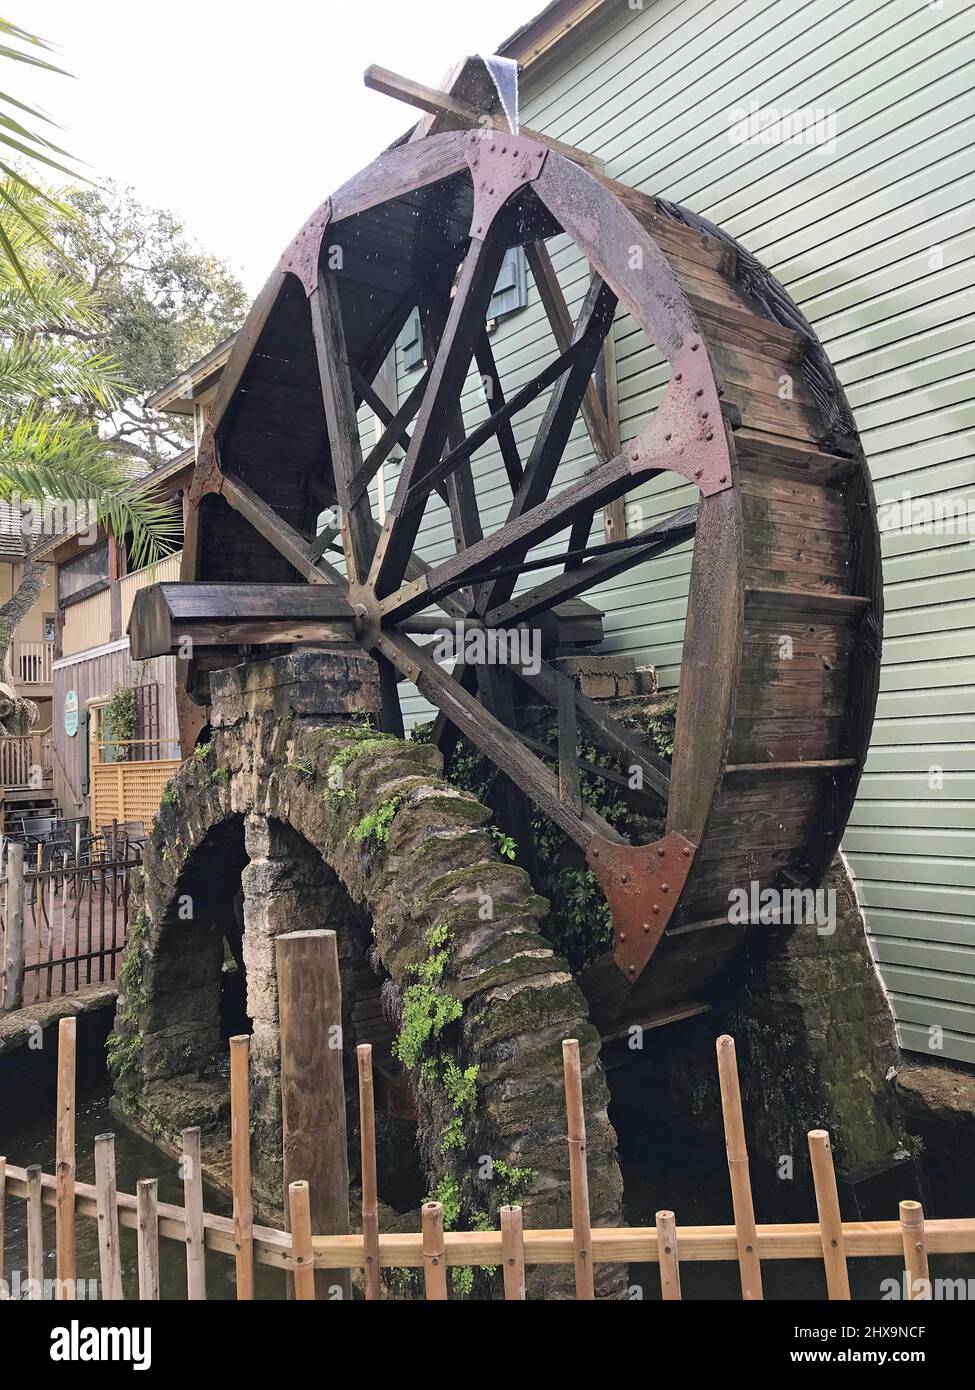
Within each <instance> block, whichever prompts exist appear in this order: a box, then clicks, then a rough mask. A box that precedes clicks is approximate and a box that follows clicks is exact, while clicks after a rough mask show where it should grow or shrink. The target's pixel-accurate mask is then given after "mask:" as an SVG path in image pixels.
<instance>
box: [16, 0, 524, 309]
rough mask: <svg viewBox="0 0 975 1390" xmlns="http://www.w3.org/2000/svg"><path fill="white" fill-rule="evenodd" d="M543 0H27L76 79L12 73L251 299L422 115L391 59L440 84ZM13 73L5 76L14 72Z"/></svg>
mask: <svg viewBox="0 0 975 1390" xmlns="http://www.w3.org/2000/svg"><path fill="white" fill-rule="evenodd" d="M543 8H544V0H490V3H488V4H481V3H477V0H317V2H316V0H273V3H270V4H268V3H262V4H256V3H250V0H232V2H231V0H88V3H86V4H80V3H78V0H30V3H29V4H28V5H26V6H25V7H24V9H23V10H21V11H18V10H16V9H14V8H11V10H10V12H9V18H10V19H11V20H12V21H13V22H14V23H17V24H20V25H21V26H22V27H24V28H27V29H30V30H31V31H32V32H34V33H37V34H39V35H40V36H41V37H42V38H45V39H48V40H50V41H51V42H52V43H55V44H56V45H57V47H58V50H59V51H58V54H57V58H56V61H58V63H59V65H60V66H62V67H64V68H65V69H67V71H69V72H71V73H73V74H74V78H75V80H71V79H68V78H63V77H54V76H51V75H37V76H33V75H31V74H30V73H29V70H27V69H21V70H20V71H18V72H17V74H16V81H17V84H18V85H17V86H16V87H13V86H12V85H11V86H10V88H9V89H10V90H12V91H13V92H14V94H15V95H17V96H19V97H21V98H23V99H29V100H31V101H33V102H35V103H36V104H39V105H41V106H42V107H43V108H44V109H45V111H46V112H47V113H48V114H49V115H52V116H54V117H55V118H56V119H57V120H58V121H59V122H60V123H61V125H63V126H64V127H65V128H66V129H65V132H64V135H63V137H62V138H61V139H58V138H57V136H55V140H56V143H62V144H64V146H65V147H66V148H67V149H69V150H70V151H71V153H72V154H74V155H76V156H78V158H79V159H84V160H85V161H87V163H88V164H89V165H90V166H91V171H92V173H93V175H95V176H97V177H99V178H114V179H116V180H118V181H119V182H121V183H127V184H131V185H132V186H133V187H134V188H135V189H136V191H137V193H138V195H139V196H140V197H141V198H142V199H143V200H144V201H145V202H149V203H152V204H154V205H157V206H160V207H167V208H170V209H172V210H173V211H174V212H175V213H177V214H178V215H179V216H180V217H181V218H182V219H183V221H185V223H186V226H187V229H188V231H189V232H190V233H191V234H192V235H193V236H194V237H195V238H196V239H197V240H198V241H199V242H200V243H201V244H202V245H203V246H204V247H205V248H206V249H207V250H208V251H212V252H213V253H214V254H215V255H218V256H220V257H221V258H222V259H223V260H225V261H227V262H228V263H229V264H230V265H231V266H233V267H234V268H235V269H236V270H237V271H238V273H239V274H240V275H241V276H242V278H243V280H244V282H245V284H246V286H247V288H248V290H249V291H250V292H251V293H252V294H254V293H256V292H257V290H258V289H259V288H260V286H261V285H262V284H263V282H264V280H265V279H266V278H267V275H268V274H269V273H270V270H271V269H272V267H273V265H274V262H275V261H276V260H277V257H278V255H279V254H280V252H281V251H282V249H283V248H284V245H285V243H286V242H287V241H288V240H289V238H290V237H291V236H292V235H293V234H294V233H295V231H297V229H298V227H299V225H300V224H301V223H302V222H303V221H304V219H305V217H307V215H308V213H309V212H311V211H312V209H313V208H314V207H316V206H317V204H318V203H319V202H321V200H322V199H323V198H324V197H325V196H326V195H327V194H328V193H330V192H331V191H332V190H333V189H335V188H337V187H338V186H339V185H340V184H341V183H342V182H343V181H344V180H345V179H346V178H348V177H349V176H350V175H351V174H353V173H355V171H356V170H357V169H359V168H361V167H362V165H364V164H366V163H368V162H369V160H370V159H372V158H373V157H374V156H375V155H376V154H378V153H379V151H380V150H381V149H382V148H383V147H384V146H385V145H387V144H389V143H390V141H391V140H393V139H395V138H396V136H397V135H399V134H400V133H401V132H402V131H404V130H405V129H407V127H408V126H409V125H410V124H411V123H412V121H413V120H414V119H415V118H416V117H415V116H413V115H411V108H410V107H408V106H404V105H403V104H402V103H401V102H396V101H393V100H391V99H390V98H389V97H384V96H380V95H379V93H377V92H370V91H368V90H367V89H366V88H365V87H364V86H363V84H362V73H363V70H364V69H365V68H366V67H367V66H368V65H369V63H379V64H381V65H382V66H383V67H387V68H392V69H393V70H394V71H395V72H401V73H404V74H406V75H407V76H410V77H415V78H417V79H418V80H420V81H423V82H427V83H429V84H431V85H434V86H436V85H438V84H439V82H440V79H441V78H442V76H443V75H444V73H445V72H446V70H447V69H448V68H449V67H450V66H451V65H452V64H453V63H455V62H456V61H457V60H458V59H460V58H462V57H464V56H465V55H466V54H468V53H490V52H493V51H494V50H495V49H496V48H497V46H498V45H499V44H500V43H501V42H502V40H503V39H505V38H507V37H508V35H509V34H511V33H512V32H513V31H514V30H515V29H517V28H518V27H519V26H520V25H521V24H523V23H524V22H525V21H526V20H527V19H530V18H531V17H532V16H533V15H534V14H537V13H538V12H539V11H540V10H541V9H543ZM13 81H14V77H13V76H12V75H11V73H10V72H9V71H8V75H7V82H8V84H12V83H13Z"/></svg>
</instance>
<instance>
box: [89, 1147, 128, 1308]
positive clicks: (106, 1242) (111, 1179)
mask: <svg viewBox="0 0 975 1390" xmlns="http://www.w3.org/2000/svg"><path fill="white" fill-rule="evenodd" d="M95 1203H96V1209H97V1213H98V1215H97V1223H98V1270H99V1274H100V1276H101V1296H102V1298H103V1299H104V1300H105V1301H106V1302H117V1301H118V1300H119V1299H121V1297H122V1264H121V1260H120V1258H119V1243H118V1187H117V1184H116V1181H115V1135H114V1134H96V1135H95Z"/></svg>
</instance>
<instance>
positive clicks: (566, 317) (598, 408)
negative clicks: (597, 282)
mask: <svg viewBox="0 0 975 1390" xmlns="http://www.w3.org/2000/svg"><path fill="white" fill-rule="evenodd" d="M525 259H526V260H527V261H528V268H529V269H530V271H531V273H532V279H533V280H534V281H535V288H536V289H537V290H538V297H539V299H540V300H541V301H542V307H543V308H544V310H545V315H546V317H547V318H548V321H549V326H550V328H551V329H552V333H553V335H554V337H555V341H556V342H557V343H558V345H559V347H560V349H561V350H562V351H563V352H564V351H565V349H566V348H567V347H568V345H569V343H570V342H571V341H572V316H571V315H570V313H569V306H568V305H567V304H566V302H565V296H564V295H563V293H562V286H561V285H560V284H559V278H558V276H557V275H556V273H555V267H554V266H553V264H552V258H551V256H550V255H549V254H548V247H547V246H546V245H545V243H544V241H535V242H529V243H528V245H527V246H526V247H525ZM582 418H583V420H584V422H585V426H586V430H587V432H588V434H589V439H590V442H591V444H592V448H593V453H594V454H595V455H596V458H597V459H598V460H599V462H600V463H605V462H606V461H607V460H608V459H611V458H612V457H613V455H614V454H615V453H616V449H615V448H614V447H613V443H614V441H613V432H612V430H611V428H610V424H609V420H608V418H607V415H606V411H605V409H604V408H603V403H602V401H601V400H600V399H599V390H598V388H597V386H596V383H595V382H594V381H590V382H589V384H588V385H587V387H586V394H585V395H584V396H583V398H582Z"/></svg>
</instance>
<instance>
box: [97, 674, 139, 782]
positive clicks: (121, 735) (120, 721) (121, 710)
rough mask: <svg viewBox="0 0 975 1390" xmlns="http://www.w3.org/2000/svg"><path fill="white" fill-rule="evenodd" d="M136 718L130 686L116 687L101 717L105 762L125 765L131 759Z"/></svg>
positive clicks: (133, 694) (133, 695) (133, 692)
mask: <svg viewBox="0 0 975 1390" xmlns="http://www.w3.org/2000/svg"><path fill="white" fill-rule="evenodd" d="M136 717H137V715H136V703H135V691H134V690H133V689H132V688H131V687H130V686H127V685H117V686H116V687H115V689H114V691H113V692H112V697H111V699H110V700H109V701H108V703H107V704H106V706H105V709H104V713H103V715H102V732H103V734H104V741H105V743H106V744H108V745H109V749H108V753H107V756H106V759H105V761H106V762H111V763H126V762H128V761H129V759H130V758H131V757H132V744H131V740H132V739H133V738H135V726H136Z"/></svg>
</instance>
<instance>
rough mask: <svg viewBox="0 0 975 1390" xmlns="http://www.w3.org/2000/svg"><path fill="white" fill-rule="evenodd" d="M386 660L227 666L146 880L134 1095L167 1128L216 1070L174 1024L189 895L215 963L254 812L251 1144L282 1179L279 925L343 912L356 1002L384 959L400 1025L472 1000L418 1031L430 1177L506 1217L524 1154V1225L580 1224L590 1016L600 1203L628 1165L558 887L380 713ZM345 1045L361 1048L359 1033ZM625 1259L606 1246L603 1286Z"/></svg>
mask: <svg viewBox="0 0 975 1390" xmlns="http://www.w3.org/2000/svg"><path fill="white" fill-rule="evenodd" d="M374 671H375V668H374V666H373V665H372V663H371V662H370V661H369V660H368V658H366V657H364V656H362V655H360V654H358V653H351V654H350V653H348V652H346V651H343V652H342V653H341V654H339V653H336V652H326V651H310V652H303V653H295V654H292V655H289V656H286V657H278V658H274V659H272V660H269V661H266V662H262V663H259V664H257V663H255V664H251V665H247V666H240V667H236V668H233V669H230V670H225V671H221V672H215V673H213V676H212V681H211V697H212V705H211V729H212V739H211V742H210V744H209V745H203V746H202V747H200V748H198V749H197V750H196V751H195V753H194V754H193V756H192V757H191V758H189V759H187V761H186V762H185V763H184V764H183V766H182V767H181V768H180V769H179V771H178V772H177V774H176V776H175V777H174V779H173V781H172V782H171V783H170V786H169V789H168V790H167V794H166V796H165V797H164V799H163V805H162V806H161V808H160V812H159V815H158V817H157V820H156V822H155V824H154V827H153V830H152V833H151V835H150V837H149V839H148V842H147V845H146V853H145V863H144V872H143V876H142V881H141V883H140V884H139V885H137V887H136V889H135V894H136V900H135V903H134V907H135V917H134V920H135V928H134V931H133V934H132V941H131V944H130V948H129V950H128V952H127V955H126V961H125V965H124V968H123V973H122V992H121V994H120V999H119V1005H118V1014H117V1020H116V1033H115V1041H114V1044H113V1050H114V1055H115V1057H116V1073H117V1083H116V1084H117V1093H118V1096H119V1099H120V1101H121V1103H122V1105H123V1107H127V1108H128V1109H129V1112H130V1113H134V1115H135V1116H136V1118H138V1119H141V1120H142V1122H143V1123H144V1124H145V1122H146V1120H147V1119H149V1120H150V1123H149V1125H148V1126H147V1127H149V1128H150V1129H158V1127H159V1126H161V1127H162V1128H163V1129H164V1130H165V1128H166V1124H167V1121H166V1118H165V1117H161V1116H160V1115H159V1114H158V1113H156V1114H155V1115H151V1114H148V1115H147V1113H146V1112H147V1107H148V1108H149V1109H151V1107H152V1104H153V1100H152V1098H153V1096H154V1095H156V1094H159V1093H164V1092H165V1089H166V1087H167V1086H172V1084H173V1083H174V1082H176V1081H177V1080H178V1079H180V1078H182V1079H183V1080H187V1081H190V1082H193V1081H194V1079H195V1078H194V1076H193V1075H192V1074H191V1073H192V1070H193V1068H199V1073H200V1074H199V1078H198V1080H199V1085H200V1086H201V1087H202V1086H205V1085H206V1083H207V1080H208V1071H207V1062H206V1059H205V1056H204V1053H205V1048H204V1047H203V1046H202V1045H201V1046H199V1047H196V1048H194V1047H193V1046H190V1044H189V1042H188V1040H187V1039H186V1038H185V1037H184V1039H183V1043H182V1046H181V1047H176V1046H174V1045H173V1020H174V1017H175V1016H176V1015H177V1014H178V1013H179V1010H180V1008H181V1004H180V1001H179V998H178V997H175V996H178V995H179V993H180V990H179V987H178V981H177V980H176V979H175V977H174V975H173V962H174V961H175V960H176V959H177V954H176V953H177V951H178V950H179V949H185V948H187V946H188V944H189V943H191V938H192V927H191V926H187V924H186V923H182V922H180V920H179V917H178V910H179V902H180V899H181V897H182V896H184V895H185V894H186V893H187V891H190V892H191V893H192V885H194V884H196V885H197V891H200V892H202V893H203V894H204V902H205V904H206V911H207V912H209V913H210V914H211V917H212V920H210V918H207V919H206V920H205V921H202V922H201V919H200V917H199V915H198V914H197V912H196V907H195V902H194V918H195V920H196V921H197V922H199V923H200V925H201V938H202V940H201V941H195V940H194V941H192V950H194V951H196V952H198V955H194V956H193V957H192V958H193V960H194V962H195V964H196V965H197V966H198V968H199V973H200V974H202V972H203V970H204V968H205V967H210V968H212V964H213V955H214V951H215V946H214V935H215V933H216V932H217V931H218V930H219V922H220V921H221V920H225V917H226V909H225V907H224V908H223V909H221V910H222V911H223V912H224V917H223V918H220V917H219V916H213V913H215V912H216V911H217V906H216V903H215V901H214V900H215V899H219V898H220V896H221V893H223V894H226V892H227V885H226V883H225V882H223V878H224V877H225V875H221V876H218V875H214V880H216V879H217V877H220V879H221V885H222V886H215V884H208V883H206V882H205V880H206V870H205V867H204V865H205V863H206V860H207V855H208V850H209V849H210V848H212V847H213V846H215V845H219V844H221V843H230V841H229V840H224V841H221V840H220V837H231V836H236V837H238V839H235V840H234V841H233V842H234V844H237V843H238V841H239V837H240V835H241V830H242V833H243V841H244V851H245V852H244V853H243V862H240V858H239V856H238V859H236V860H234V861H233V862H234V863H239V864H240V867H239V869H238V873H239V874H240V875H241V876H242V878H241V881H242V885H243V893H244V960H245V965H246V969H247V996H248V1013H249V1015H250V1017H251V1020H252V1024H253V1030H254V1041H253V1055H254V1059H255V1072H256V1075H257V1085H256V1088H255V1102H256V1115H255V1118H256V1124H255V1135H254V1145H255V1150H256V1152H254V1154H253V1155H252V1157H253V1160H254V1166H255V1172H256V1173H260V1174H261V1175H262V1176H261V1183H262V1187H263V1189H264V1190H265V1192H270V1191H273V1190H274V1189H275V1186H276V1183H279V1176H278V1178H277V1179H275V1177H274V1174H275V1171H276V1164H279V1161H280V1160H279V1155H280V1110H279V1100H278V1097H277V1094H276V1092H275V1089H274V1080H273V1078H274V1076H275V1073H276V1066H277V1060H278V1053H277V1047H278V1039H277V996H276V986H275V983H274V977H273V937H274V936H275V935H277V934H279V932H281V931H286V930H293V929H294V928H295V927H297V926H299V925H300V926H302V927H307V926H320V925H329V926H335V927H336V929H337V931H338V934H339V939H340V942H341V943H343V944H342V946H340V957H341V958H343V959H344V960H345V966H344V968H343V977H344V978H343V983H344V987H345V993H346V995H347V996H348V1002H349V1005H350V1007H352V1006H353V1005H354V999H355V993H356V989H357V983H356V978H357V977H356V972H357V971H358V972H360V974H359V976H358V978H359V979H360V980H361V978H362V975H361V972H362V971H363V970H365V971H367V972H368V971H370V970H371V971H372V972H374V975H375V976H376V977H378V978H381V980H382V981H383V989H382V994H383V1000H384V1004H385V1006H386V1012H387V1015H388V1016H389V1017H390V1018H391V1019H392V1021H393V1023H394V1025H395V1026H398V1027H399V1029H400V1031H401V1033H402V1035H403V1037H404V1038H405V1037H407V1035H408V1036H409V1038H410V1039H413V1040H414V1041H415V1040H416V1038H417V1037H420V1038H421V1040H422V1035H423V1032H424V1028H425V1027H426V1026H427V1024H428V1021H429V1019H430V1017H431V1016H432V1013H435V1012H436V1011H437V1008H438V1003H437V1001H440V1002H443V1001H444V1000H446V1001H447V1003H448V1009H447V1012H448V1013H452V1012H455V1011H456V1012H457V1013H458V1015H459V1016H458V1017H456V1018H453V1019H449V1020H448V1022H447V1023H446V1025H445V1026H444V1027H443V1029H442V1031H441V1032H440V1034H439V1036H438V1037H435V1038H433V1039H428V1043H429V1042H431V1041H432V1043H433V1046H429V1045H427V1046H421V1047H419V1048H418V1049H414V1053H415V1055H414V1057H413V1060H414V1063H415V1065H414V1067H413V1070H412V1073H411V1077H412V1081H413V1090H414V1094H415V1097H416V1102H417V1108H418V1112H419V1135H420V1145H421V1152H422V1156H423V1160H424V1167H425V1169H426V1173H427V1180H428V1183H429V1185H430V1187H431V1188H434V1187H435V1186H436V1185H437V1184H438V1183H447V1184H448V1185H450V1190H451V1191H452V1192H453V1193H454V1194H455V1195H456V1196H457V1197H458V1198H459V1199H460V1200H461V1202H462V1203H463V1204H464V1206H465V1208H466V1210H467V1211H468V1212H473V1211H485V1212H487V1213H488V1214H489V1215H492V1216H493V1215H494V1214H495V1213H496V1207H497V1205H498V1201H499V1199H503V1198H504V1196H505V1190H506V1186H507V1183H508V1181H509V1178H508V1174H509V1173H510V1170H511V1169H514V1168H518V1169H527V1170H530V1174H531V1176H530V1179H529V1182H530V1190H528V1191H527V1192H524V1193H523V1194H519V1200H521V1202H522V1205H523V1206H524V1208H525V1219H526V1224H527V1225H533V1226H536V1227H538V1226H548V1227H552V1226H567V1225H569V1224H570V1222H571V1212H570V1204H569V1181H568V1158H567V1147H566V1139H565V1109H564V1099H563V1089H562V1058H561V1044H562V1040H563V1039H564V1038H566V1037H570V1036H574V1037H577V1038H578V1039H579V1042H580V1048H581V1052H582V1057H583V1066H584V1092H585V1099H586V1113H587V1129H588V1159H589V1172H590V1200H591V1211H592V1217H593V1221H594V1223H596V1224H604V1225H612V1224H617V1223H618V1222H619V1220H620V1204H621V1195H622V1184H621V1179H620V1174H619V1167H618V1163H617V1158H616V1152H615V1149H616V1137H615V1133H614V1131H613V1128H612V1126H611V1124H610V1121H609V1118H608V1114H607V1104H608V1098H609V1097H608V1091H607V1087H606V1082H605V1077H604V1074H603V1071H602V1068H601V1065H600V1063H599V1048H600V1038H599V1035H598V1033H597V1031H596V1029H595V1028H594V1027H593V1026H592V1025H591V1023H590V1022H589V1020H588V1011H587V1006H586V1003H585V1000H584V998H583V996H582V993H581V991H580V990H579V988H578V986H577V985H576V983H575V981H574V980H573V978H572V976H571V974H570V972H569V969H568V967H567V965H566V963H565V962H564V961H563V960H562V959H561V958H560V957H558V956H557V955H556V954H555V953H554V952H553V950H552V948H551V946H550V945H549V943H548V942H547V941H546V940H545V938H544V937H543V935H542V934H541V932H540V930H539V921H540V918H541V917H542V916H543V915H544V912H545V910H546V907H547V904H546V903H545V902H544V900H543V899H541V898H539V897H538V896H537V895H535V894H534V892H533V890H532V886H531V883H530V882H529V879H528V877H527V875H526V874H525V873H524V871H523V870H521V869H520V868H517V867H516V866H515V865H514V864H511V863H509V862H507V861H503V860H501V859H500V858H499V856H498V854H497V852H496V850H495V847H494V842H493V839H492V837H491V835H490V834H489V833H488V831H487V830H486V829H485V825H486V822H487V821H488V819H489V816H490V813H489V811H488V810H487V809H486V808H485V807H484V806H482V805H481V804H480V803H479V802H477V801H476V800H475V799H474V798H473V797H472V796H470V795H469V794H467V793H464V792H461V791H458V790H457V789H456V788H454V787H452V786H450V785H449V784H448V783H447V782H446V781H445V780H444V779H443V776H442V763H441V759H440V755H439V753H438V752H437V750H436V749H435V748H432V747H430V746H427V745H424V744H421V743H414V742H409V741H403V740H399V739H393V738H390V737H387V736H385V735H381V734H379V733H377V732H376V730H374V729H372V728H370V727H369V726H368V725H367V724H365V723H364V722H363V721H362V713H363V712H366V713H372V712H374V711H375V710H376V708H377V705H378V698H377V691H376V686H375V676H374ZM356 716H358V719H356ZM234 827H235V828H234ZM233 871H234V870H233V867H231V868H229V869H228V870H227V871H226V873H228V874H231V875H232V873H233ZM188 885H189V889H188ZM309 916H311V917H312V920H310V921H309V920H308V918H309ZM207 952H209V954H207ZM346 967H347V970H348V973H347V974H346ZM431 999H434V1004H433V1005H432V1008H430V1007H428V1005H429V1003H430V1000H431ZM182 1007H183V1014H184V1033H185V1022H186V1018H188V1016H189V1015H188V1012H187V1007H186V1006H185V1002H184V1005H183V1006H182ZM349 1026H350V1027H351V1029H352V1032H353V1036H354V1023H352V1024H351V1025H349ZM346 1044H347V1046H346V1057H347V1060H348V1057H349V1054H350V1053H351V1051H352V1049H351V1046H349V1039H348V1035H346ZM407 1050H409V1049H407ZM424 1063H426V1064H427V1065H426V1066H424V1065H423V1064H424ZM448 1066H453V1067H456V1068H458V1069H460V1070H461V1071H464V1070H465V1069H467V1068H469V1067H476V1068H477V1071H476V1078H475V1083H476V1092H475V1096H474V1099H473V1100H472V1101H469V1102H468V1103H466V1104H465V1105H464V1106H463V1107H462V1108H461V1110H460V1111H457V1110H455V1109H454V1108H453V1107H452V1104H451V1102H450V1100H449V1093H448V1088H447V1087H446V1086H445V1069H446V1068H447V1067H448ZM179 1068H182V1069H183V1070H182V1071H179V1070H178V1069H179ZM188 1073H190V1074H189V1075H188ZM188 1089H189V1092H190V1093H192V1085H191V1086H190V1087H189V1088H188ZM349 1094H350V1098H351V1097H352V1096H353V1095H354V1090H353V1089H350V1092H349ZM457 1118H459V1119H460V1125H459V1128H458V1126H457V1124H456V1123H455V1124H453V1127H452V1131H451V1133H450V1134H449V1135H448V1126H450V1125H451V1122H452V1121H455V1120H456V1119H457ZM194 1122H195V1120H194V1119H193V1118H192V1117H191V1118H185V1116H183V1117H181V1123H182V1124H188V1123H194ZM458 1136H459V1137H458ZM161 1137H163V1138H164V1139H165V1138H167V1137H168V1138H169V1139H170V1140H171V1141H175V1140H176V1138H177V1137H178V1136H177V1134H174V1133H170V1134H169V1135H168V1136H166V1135H163V1136H161ZM488 1160H490V1161H488ZM498 1160H500V1161H501V1163H500V1165H499V1164H498ZM504 1165H507V1168H505V1167H504ZM277 1171H278V1173H279V1169H278V1170H277ZM277 1191H280V1187H279V1186H277ZM620 1277H621V1276H620V1275H619V1274H614V1273H612V1272H611V1271H610V1270H609V1269H608V1267H607V1269H606V1270H605V1271H604V1274H603V1278H604V1280H605V1290H604V1291H606V1292H609V1291H612V1288H613V1287H614V1286H615V1284H617V1283H618V1282H619V1278H620ZM568 1282H569V1276H568V1273H567V1271H565V1270H562V1269H555V1270H547V1271H545V1270H542V1271H538V1273H537V1275H536V1288H537V1290H538V1291H539V1292H540V1291H541V1290H542V1289H543V1288H545V1289H547V1290H548V1291H549V1292H558V1291H559V1289H560V1287H565V1286H566V1285H567V1283H568Z"/></svg>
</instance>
